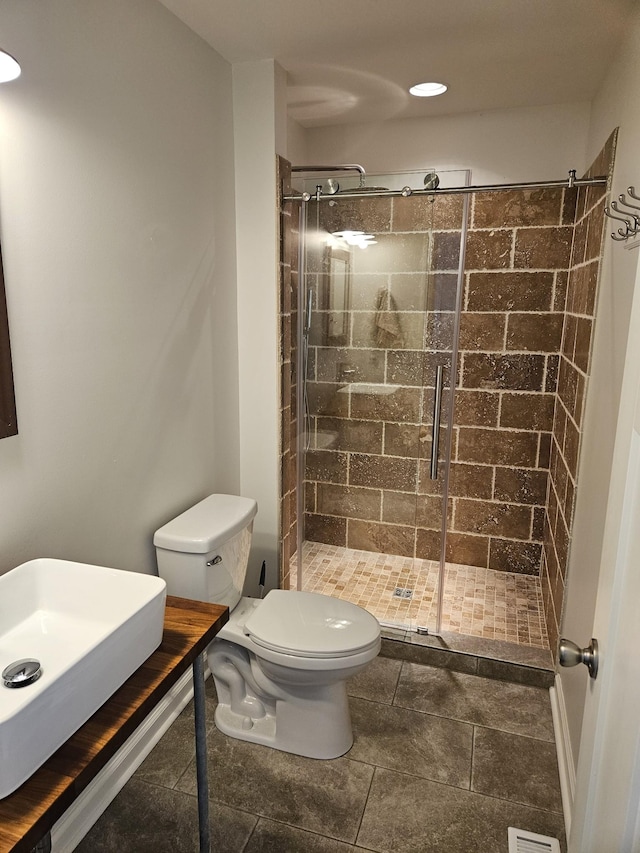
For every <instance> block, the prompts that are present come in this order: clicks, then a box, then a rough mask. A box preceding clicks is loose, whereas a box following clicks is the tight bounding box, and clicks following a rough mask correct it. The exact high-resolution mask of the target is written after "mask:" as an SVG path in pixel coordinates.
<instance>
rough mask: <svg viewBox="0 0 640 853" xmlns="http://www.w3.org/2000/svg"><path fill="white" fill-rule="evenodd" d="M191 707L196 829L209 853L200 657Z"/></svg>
mask: <svg viewBox="0 0 640 853" xmlns="http://www.w3.org/2000/svg"><path fill="white" fill-rule="evenodd" d="M193 707H194V716H195V725H196V774H197V781H198V827H199V831H200V853H211V839H210V837H209V779H208V777H207V729H206V719H205V701H204V664H203V662H202V655H198V657H197V658H196V659H195V661H194V662H193Z"/></svg>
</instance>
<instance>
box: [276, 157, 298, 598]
mask: <svg viewBox="0 0 640 853" xmlns="http://www.w3.org/2000/svg"><path fill="white" fill-rule="evenodd" d="M277 166H278V186H279V188H280V192H281V193H282V194H284V195H286V194H288V193H289V192H290V190H291V182H290V181H291V164H290V163H288V162H287V161H286V160H284V159H283V158H282V157H279V158H278V164H277ZM278 201H279V206H278V209H279V210H280V269H279V277H280V287H279V293H280V304H279V327H280V569H279V573H280V577H279V580H280V588H281V589H290V588H292V587H293V588H295V586H296V579H295V578H291V577H290V565H291V557H292V556H293V555H294V554H295V552H296V548H297V538H298V512H297V494H298V492H297V481H298V452H297V433H298V426H297V417H296V414H297V396H296V381H297V377H296V372H297V358H298V342H297V337H298V314H297V310H298V304H297V303H298V273H299V269H298V267H299V263H298V237H299V234H298V222H299V215H300V206H299V204H294V203H291V202H287V204H283V203H282V201H281V198H279V199H278Z"/></svg>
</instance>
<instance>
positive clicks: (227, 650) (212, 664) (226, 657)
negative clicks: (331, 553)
mask: <svg viewBox="0 0 640 853" xmlns="http://www.w3.org/2000/svg"><path fill="white" fill-rule="evenodd" d="M256 512H257V504H256V502H255V501H253V500H250V499H247V498H242V497H237V496H235V495H210V496H209V497H208V498H205V499H204V500H203V501H200V503H199V504H196V505H195V506H194V507H192V508H191V509H188V510H187V511H186V512H184V513H182V515H180V516H178V517H177V518H175V519H173V521H170V522H169V523H168V524H166V525H164V527H161V528H160V529H159V530H157V531H156V533H155V536H154V545H155V546H156V554H157V560H158V572H159V574H160V577H162V578H163V579H164V580H165V581H166V582H167V592H168V593H169V594H170V595H179V596H182V597H186V598H195V599H199V600H202V601H212V602H215V603H218V604H226V605H228V607H229V610H230V618H229V622H228V623H227V624H226V625H224V626H223V628H222V629H221V630H220V632H219V633H218V635H217V637H216V638H215V639H214V640H213V641H212V642H211V644H210V645H209V647H208V649H207V657H208V661H209V668H210V669H211V673H212V675H213V679H214V683H215V687H216V692H217V695H218V706H217V708H216V712H215V722H216V726H217V727H218V729H219V730H220V731H222V732H224V733H225V734H227V735H230V736H232V737H236V738H239V739H241V740H247V741H252V742H254V743H261V744H264V745H265V746H271V747H273V748H274V749H281V750H283V751H285V752H293V753H295V754H297V755H304V756H308V757H310V758H336V757H338V756H339V755H343V754H344V753H345V752H347V751H348V750H349V749H350V747H351V745H352V743H353V733H352V729H351V719H350V716H349V704H348V699H347V691H346V680H347V679H348V678H350V677H352V676H353V675H355V674H356V673H358V672H360V671H361V670H362V669H364V668H365V667H366V666H367V664H369V663H370V662H371V661H372V660H373V659H374V658H375V657H376V655H377V654H378V652H379V650H380V626H379V624H378V622H377V620H376V619H375V618H374V617H373V616H372V615H371V614H370V613H368V612H367V611H366V610H364V609H363V608H362V607H358V606H357V605H355V604H351V603H350V602H347V601H342V600H341V599H336V598H332V597H330V596H326V595H319V594H317V593H311V592H297V591H293V590H272V591H271V592H269V593H268V594H267V595H266V596H265V598H264V599H255V598H248V597H242V588H243V584H244V579H245V575H246V570H247V563H248V556H249V549H250V544H251V532H252V528H253V519H254V517H255V514H256Z"/></svg>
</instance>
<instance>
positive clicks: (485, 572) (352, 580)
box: [291, 542, 549, 649]
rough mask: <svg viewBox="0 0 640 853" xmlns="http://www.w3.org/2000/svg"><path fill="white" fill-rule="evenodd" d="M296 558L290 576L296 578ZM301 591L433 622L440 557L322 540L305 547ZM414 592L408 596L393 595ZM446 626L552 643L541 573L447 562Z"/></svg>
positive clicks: (389, 623)
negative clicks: (402, 554) (534, 574)
mask: <svg viewBox="0 0 640 853" xmlns="http://www.w3.org/2000/svg"><path fill="white" fill-rule="evenodd" d="M295 560H296V556H295V555H294V557H293V558H292V572H291V573H292V575H293V576H295V570H294V563H295ZM302 561H303V572H302V576H303V589H304V590H306V591H307V592H320V593H324V594H325V595H333V596H335V597H336V598H344V599H346V600H348V601H352V602H354V603H355V604H359V605H361V606H362V607H364V608H366V609H367V610H368V611H369V612H370V613H372V614H373V615H374V616H375V617H376V618H377V619H378V620H379V621H380V623H381V624H382V625H383V626H385V627H402V628H407V627H408V628H411V629H415V628H416V627H423V626H426V627H429V628H430V630H433V628H434V626H435V608H436V606H437V587H438V563H436V562H435V561H433V560H418V559H413V558H411V557H398V556H392V555H391V556H390V555H386V554H377V553H373V552H370V551H356V550H354V549H351V548H342V547H338V546H335V545H324V544H322V543H320V542H305V543H304V544H303V549H302ZM396 590H411V593H412V594H411V597H410V598H402V597H397V596H394V592H395V591H396ZM441 630H443V631H451V632H454V633H458V634H466V635H469V636H473V637H484V638H486V639H493V640H505V641H507V642H511V643H520V644H521V645H526V646H535V647H537V648H543V649H548V648H549V641H548V638H547V630H546V626H545V621H544V609H543V601H542V589H541V586H540V581H539V579H538V578H535V577H532V576H530V575H521V574H515V573H510V572H496V571H493V570H491V569H483V568H477V567H475V566H462V565H458V564H455V563H447V564H446V567H445V586H444V596H443V613H442V625H441Z"/></svg>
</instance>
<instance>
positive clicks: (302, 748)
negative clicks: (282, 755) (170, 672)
mask: <svg viewBox="0 0 640 853" xmlns="http://www.w3.org/2000/svg"><path fill="white" fill-rule="evenodd" d="M208 657H209V667H210V669H211V672H212V674H213V681H214V684H215V687H216V693H217V694H218V707H217V708H216V712H215V723H216V726H217V728H218V729H219V730H220V731H221V732H223V734H226V735H229V736H231V737H235V738H238V740H246V741H249V742H251V743H260V744H262V745H263V746H270V747H272V748H273V749H280V750H282V751H283V752H292V753H294V754H295V755H304V756H306V757H307V758H338V756H340V755H344V754H345V752H348V751H349V750H350V749H351V746H352V744H353V732H352V729H351V716H350V714H349V700H348V698H347V688H346V683H345V681H343V680H340V681H332V682H330V683H328V684H327V683H324V684H322V683H321V684H317V683H315V684H307V683H304V682H303V683H299V681H298V679H299V678H300V677H302V678H304V677H305V675H306V673H304V672H300V671H299V670H289V669H287V668H286V667H282V666H278V665H275V666H274V665H273V664H272V663H268V662H266V661H258V660H257V659H256V657H255V656H252V655H250V654H249V653H248V651H247V650H246V649H242V648H239V647H238V646H236V645H234V644H233V643H230V642H227V641H226V640H220V639H216V640H214V641H213V642H212V643H211V645H210V646H209V649H208ZM264 668H267V669H268V674H267V672H265V671H264ZM358 669H359V667H358ZM274 674H275V675H277V676H279V678H278V681H277V682H276V681H274V679H273V675H274ZM314 680H315V679H314ZM292 681H293V682H296V683H292Z"/></svg>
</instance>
